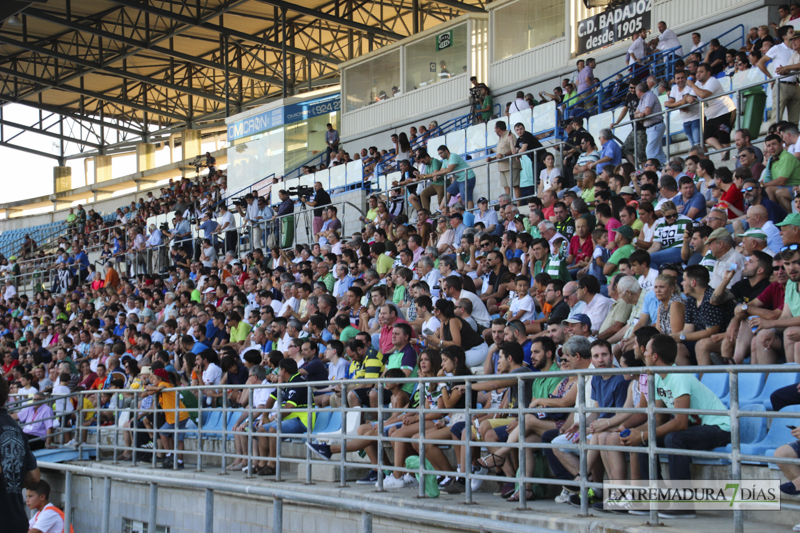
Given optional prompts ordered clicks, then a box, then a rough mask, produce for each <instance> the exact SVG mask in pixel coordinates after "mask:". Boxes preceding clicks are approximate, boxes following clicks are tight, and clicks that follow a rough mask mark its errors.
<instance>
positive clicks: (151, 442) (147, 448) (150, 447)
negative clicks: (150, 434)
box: [73, 439, 153, 450]
mask: <svg viewBox="0 0 800 533" xmlns="http://www.w3.org/2000/svg"><path fill="white" fill-rule="evenodd" d="M73 440H74V439H73ZM142 449H143V450H152V449H153V441H150V442H148V443H147V444H145V445H144V446H142Z"/></svg>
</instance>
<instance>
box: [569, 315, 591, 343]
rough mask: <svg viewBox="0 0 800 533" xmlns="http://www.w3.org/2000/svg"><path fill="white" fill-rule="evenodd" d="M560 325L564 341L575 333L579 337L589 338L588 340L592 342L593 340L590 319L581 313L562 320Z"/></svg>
mask: <svg viewBox="0 0 800 533" xmlns="http://www.w3.org/2000/svg"><path fill="white" fill-rule="evenodd" d="M561 325H562V326H563V327H564V339H565V341H566V340H569V339H570V338H571V337H574V336H576V335H577V336H579V337H586V338H587V339H589V342H594V340H595V338H594V337H592V319H590V318H589V317H588V316H586V315H584V314H583V313H578V314H577V315H573V316H572V317H570V318H567V319H566V320H562V321H561Z"/></svg>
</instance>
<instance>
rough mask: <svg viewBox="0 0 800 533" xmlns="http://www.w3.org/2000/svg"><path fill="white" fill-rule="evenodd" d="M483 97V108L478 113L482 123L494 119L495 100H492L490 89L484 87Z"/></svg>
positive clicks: (482, 90) (482, 89)
mask: <svg viewBox="0 0 800 533" xmlns="http://www.w3.org/2000/svg"><path fill="white" fill-rule="evenodd" d="M481 96H482V97H483V103H482V104H481V106H482V107H481V108H480V109H478V110H477V111H476V113H477V114H478V115H479V116H480V119H481V122H489V120H490V119H491V118H492V107H493V106H494V100H492V95H491V94H490V91H489V88H488V87H487V86H486V85H484V86H483V87H482V88H481Z"/></svg>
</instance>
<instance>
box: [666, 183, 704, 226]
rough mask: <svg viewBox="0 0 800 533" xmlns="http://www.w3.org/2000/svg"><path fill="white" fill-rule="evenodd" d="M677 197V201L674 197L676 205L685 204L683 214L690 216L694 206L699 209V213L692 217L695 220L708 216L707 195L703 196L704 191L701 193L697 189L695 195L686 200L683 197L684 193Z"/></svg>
mask: <svg viewBox="0 0 800 533" xmlns="http://www.w3.org/2000/svg"><path fill="white" fill-rule="evenodd" d="M675 198H677V201H675V199H674V198H673V201H674V202H675V205H676V206H679V205H682V206H684V208H683V213H681V214H682V215H684V216H687V217H688V216H689V215H688V213H689V211H690V210H691V209H693V208H697V209H698V210H699V211H697V214H696V215H695V216H693V217H692V218H693V219H694V220H697V219H699V218H703V217H704V216H706V197H705V196H703V193H701V192H700V191H698V190H697V189H695V191H694V195H693V196H692V197H691V198H689V199H688V200H686V201H684V199H683V194H679V195H678V196H676V197H675Z"/></svg>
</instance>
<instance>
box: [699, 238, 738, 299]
mask: <svg viewBox="0 0 800 533" xmlns="http://www.w3.org/2000/svg"><path fill="white" fill-rule="evenodd" d="M706 246H708V249H709V250H711V253H712V254H713V255H714V257H715V258H716V260H717V264H716V265H714V270H713V271H712V272H711V280H710V282H709V285H710V286H711V288H712V289H716V288H717V287H718V286H719V285H720V283H722V282H723V280H725V279H728V281H727V282H726V283H725V286H726V287H727V288H729V289H730V288H731V286H732V285H733V284H734V283H736V282H737V281H739V280H741V279H742V272H743V270H744V256H743V255H742V254H740V253H739V252H737V251H736V250H735V249H734V246H735V243H734V241H733V237H731V234H730V233H728V230H726V229H725V228H718V229H715V230H714V231H712V232H711V235H709V236H708V238H707V239H706ZM728 270H733V271H734V272H735V274H734V275H733V276H730V277H726V275H725V273H726V271H728Z"/></svg>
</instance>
